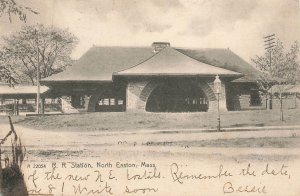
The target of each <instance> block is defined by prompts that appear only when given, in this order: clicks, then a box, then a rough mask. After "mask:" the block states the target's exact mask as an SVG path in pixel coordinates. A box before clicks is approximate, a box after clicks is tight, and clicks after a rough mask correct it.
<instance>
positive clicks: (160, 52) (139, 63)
mask: <svg viewBox="0 0 300 196" xmlns="http://www.w3.org/2000/svg"><path fill="white" fill-rule="evenodd" d="M166 48H167V47H165V48H163V49H162V50H160V51H159V52H157V53H154V54H153V55H152V56H150V57H149V58H147V59H145V60H143V61H141V62H140V63H138V64H136V65H134V66H132V67H129V68H126V69H122V70H119V71H117V72H115V73H113V74H112V75H115V74H116V73H118V72H121V71H125V70H128V69H131V68H134V67H137V66H139V65H140V64H142V63H144V62H146V61H148V60H150V59H152V58H153V57H154V56H156V55H157V54H159V53H161V51H163V50H165V49H166Z"/></svg>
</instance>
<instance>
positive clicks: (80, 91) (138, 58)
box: [42, 42, 265, 112]
mask: <svg viewBox="0 0 300 196" xmlns="http://www.w3.org/2000/svg"><path fill="white" fill-rule="evenodd" d="M258 74H259V71H257V70H256V69H255V68H253V67H252V66H251V65H250V64H248V63H247V62H246V61H244V60H243V59H241V58H240V57H239V56H237V55H236V54H235V53H233V52H232V51H231V50H230V49H184V48H173V47H171V45H170V43H165V42H154V43H153V44H152V46H151V47H92V48H91V49H90V50H89V51H87V52H86V53H85V54H84V55H83V56H82V57H81V58H80V59H79V60H77V61H76V62H75V64H74V65H73V66H71V67H69V68H67V70H66V71H64V72H61V73H59V74H56V75H53V76H50V77H48V78H45V79H43V80H42V83H43V84H45V85H47V86H48V87H50V89H51V96H52V97H63V98H65V99H68V100H69V101H70V104H71V105H72V107H74V108H75V109H78V110H79V111H88V112H95V111H97V112H99V111H133V112H145V111H148V112H197V111H207V112H213V111H216V110H217V95H216V93H215V91H214V89H213V81H214V79H215V77H216V76H217V75H218V76H219V77H220V79H221V81H222V85H221V87H222V90H221V93H220V95H219V100H220V102H219V103H220V110H222V111H228V110H248V109H262V108H265V104H264V103H263V101H262V99H261V96H260V94H259V91H258V88H257V84H256V76H257V75H258Z"/></svg>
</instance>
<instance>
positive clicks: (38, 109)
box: [34, 29, 41, 114]
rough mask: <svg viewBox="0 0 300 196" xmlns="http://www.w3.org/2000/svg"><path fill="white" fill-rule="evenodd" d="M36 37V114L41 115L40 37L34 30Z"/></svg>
mask: <svg viewBox="0 0 300 196" xmlns="http://www.w3.org/2000/svg"><path fill="white" fill-rule="evenodd" d="M34 33H35V36H36V47H37V69H36V85H37V94H36V112H37V114H40V99H41V93H40V54H39V36H38V33H37V30H36V29H35V30H34Z"/></svg>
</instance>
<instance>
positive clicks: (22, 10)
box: [0, 0, 38, 22]
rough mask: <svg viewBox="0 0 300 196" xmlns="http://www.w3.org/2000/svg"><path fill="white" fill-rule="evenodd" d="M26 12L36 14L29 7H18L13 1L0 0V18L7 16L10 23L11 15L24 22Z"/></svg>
mask: <svg viewBox="0 0 300 196" xmlns="http://www.w3.org/2000/svg"><path fill="white" fill-rule="evenodd" d="M28 12H30V13H34V14H38V12H36V11H34V10H32V9H31V8H30V7H27V6H22V5H19V4H18V3H17V2H16V1H15V0H0V17H2V16H4V15H7V16H8V18H9V21H10V22H11V21H12V16H13V15H15V16H17V17H19V19H20V20H21V21H23V22H26V20H27V13H28Z"/></svg>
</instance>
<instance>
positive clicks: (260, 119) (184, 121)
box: [0, 109, 300, 131]
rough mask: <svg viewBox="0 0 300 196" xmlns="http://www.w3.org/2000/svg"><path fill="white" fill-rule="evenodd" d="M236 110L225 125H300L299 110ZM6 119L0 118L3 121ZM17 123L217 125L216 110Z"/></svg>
mask: <svg viewBox="0 0 300 196" xmlns="http://www.w3.org/2000/svg"><path fill="white" fill-rule="evenodd" d="M284 118H285V121H283V122H281V121H280V120H279V111H278V110H272V111H267V110H256V111H237V112H223V113H221V126H222V127H244V126H259V127H263V126H271V125H300V123H299V119H300V110H298V109H290V110H285V111H284ZM5 121H6V122H7V118H5V117H1V118H0V122H5ZM13 121H14V123H16V124H19V125H22V126H25V127H29V128H35V129H39V130H43V129H45V130H49V129H50V130H72V131H125V130H129V131H130V130H132V131H133V130H151V129H156V130H161V129H162V130H163V129H197V128H199V129H203V128H204V129H206V128H207V129H211V128H215V127H216V125H217V114H216V113H204V112H198V113H126V112H125V113H124V112H120V113H116V112H111V113H85V114H72V115H51V116H28V117H13Z"/></svg>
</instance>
